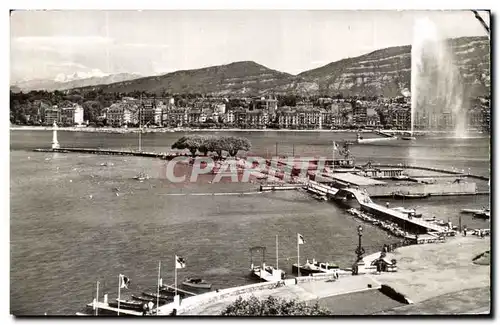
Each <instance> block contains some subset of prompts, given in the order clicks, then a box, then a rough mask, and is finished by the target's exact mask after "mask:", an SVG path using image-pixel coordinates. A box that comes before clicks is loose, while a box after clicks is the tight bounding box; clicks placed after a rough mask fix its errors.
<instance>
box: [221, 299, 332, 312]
mask: <svg viewBox="0 0 500 325" xmlns="http://www.w3.org/2000/svg"><path fill="white" fill-rule="evenodd" d="M221 315H222V316H326V315H329V312H328V310H326V309H323V308H322V307H320V306H319V304H318V302H316V303H315V304H314V305H312V306H310V305H307V304H306V303H304V302H298V301H297V300H285V299H282V298H275V297H273V296H269V297H267V299H265V300H259V299H257V298H256V297H255V296H252V297H250V298H249V299H245V300H243V299H242V298H241V297H239V298H238V299H237V300H236V301H235V302H233V303H232V304H231V305H229V306H227V307H226V308H225V309H224V310H223V311H222V313H221Z"/></svg>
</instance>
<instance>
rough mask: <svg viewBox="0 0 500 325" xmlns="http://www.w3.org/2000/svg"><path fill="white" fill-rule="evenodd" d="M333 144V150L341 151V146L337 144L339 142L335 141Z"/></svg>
mask: <svg viewBox="0 0 500 325" xmlns="http://www.w3.org/2000/svg"><path fill="white" fill-rule="evenodd" d="M332 142H333V150H339V145H338V144H337V142H335V141H332Z"/></svg>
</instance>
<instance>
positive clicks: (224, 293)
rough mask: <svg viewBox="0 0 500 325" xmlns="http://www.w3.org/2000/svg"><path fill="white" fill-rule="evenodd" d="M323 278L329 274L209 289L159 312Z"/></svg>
mask: <svg viewBox="0 0 500 325" xmlns="http://www.w3.org/2000/svg"><path fill="white" fill-rule="evenodd" d="M325 279H332V275H331V274H325V275H318V276H301V277H296V278H293V279H286V280H281V281H273V282H262V283H254V284H249V285H245V286H240V287H233V288H227V289H221V290H219V291H218V292H217V291H211V292H207V293H203V294H200V295H196V296H193V297H189V298H186V299H182V300H181V302H180V305H179V306H178V307H176V305H175V303H170V304H167V305H164V306H161V307H160V314H161V315H167V314H170V313H171V312H172V310H173V309H174V308H176V309H177V314H181V313H188V312H189V311H191V310H193V309H195V308H200V307H202V306H205V305H211V304H214V303H216V302H218V301H221V300H223V299H227V298H230V297H234V298H235V299H237V298H238V297H239V296H240V295H243V294H248V293H252V292H255V291H260V290H268V289H275V288H276V287H277V285H278V283H281V285H285V286H293V285H297V284H299V283H305V282H312V281H324V280H325Z"/></svg>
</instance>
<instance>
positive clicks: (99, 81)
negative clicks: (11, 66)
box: [10, 72, 141, 92]
mask: <svg viewBox="0 0 500 325" xmlns="http://www.w3.org/2000/svg"><path fill="white" fill-rule="evenodd" d="M140 77H141V75H139V74H132V73H118V74H111V75H104V74H92V73H86V72H75V73H73V74H71V75H67V76H66V75H58V76H57V77H56V78H55V79H54V80H50V79H33V80H25V81H20V82H16V83H14V84H12V85H11V88H10V89H11V90H12V91H14V92H20V91H23V92H29V91H32V90H46V91H54V90H65V89H73V88H81V87H88V86H98V85H105V84H111V83H116V82H122V81H125V80H130V79H137V78H140Z"/></svg>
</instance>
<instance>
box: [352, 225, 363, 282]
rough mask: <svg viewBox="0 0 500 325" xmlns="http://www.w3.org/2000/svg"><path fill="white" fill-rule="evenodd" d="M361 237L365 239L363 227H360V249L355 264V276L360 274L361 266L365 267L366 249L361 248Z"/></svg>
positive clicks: (357, 249) (357, 250)
mask: <svg viewBox="0 0 500 325" xmlns="http://www.w3.org/2000/svg"><path fill="white" fill-rule="evenodd" d="M361 237H363V227H362V226H361V225H359V226H358V238H359V242H358V247H357V248H356V251H355V253H356V263H354V267H353V270H354V272H353V274H358V272H359V266H362V265H364V262H363V254H364V253H365V249H364V248H363V247H362V246H361Z"/></svg>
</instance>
